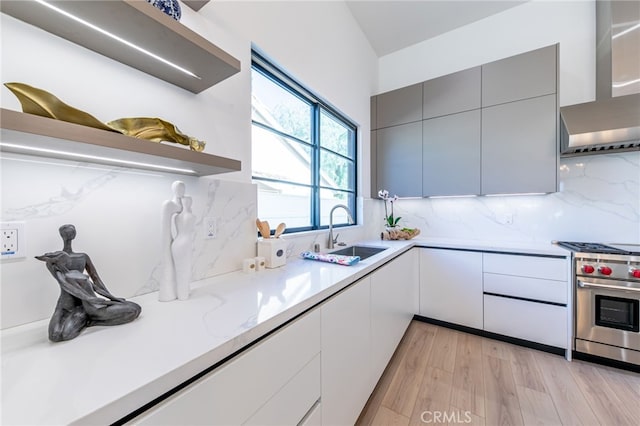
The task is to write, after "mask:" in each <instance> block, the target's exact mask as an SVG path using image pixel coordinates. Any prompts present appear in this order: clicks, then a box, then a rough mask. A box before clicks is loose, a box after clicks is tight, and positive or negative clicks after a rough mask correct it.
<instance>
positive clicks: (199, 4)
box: [182, 0, 209, 11]
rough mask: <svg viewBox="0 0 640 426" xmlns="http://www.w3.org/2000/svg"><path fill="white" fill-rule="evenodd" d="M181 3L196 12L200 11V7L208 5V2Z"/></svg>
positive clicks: (194, 0)
mask: <svg viewBox="0 0 640 426" xmlns="http://www.w3.org/2000/svg"><path fill="white" fill-rule="evenodd" d="M182 3H184V4H186V5H187V6H189V7H190V8H191V9H193V10H195V11H198V10H200V9H202V6H204V5H205V4H207V3H209V0H182Z"/></svg>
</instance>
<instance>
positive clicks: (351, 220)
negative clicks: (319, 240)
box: [329, 204, 355, 249]
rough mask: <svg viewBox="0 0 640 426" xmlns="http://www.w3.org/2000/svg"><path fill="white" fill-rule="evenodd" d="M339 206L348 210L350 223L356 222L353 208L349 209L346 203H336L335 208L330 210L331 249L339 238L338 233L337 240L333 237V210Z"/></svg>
mask: <svg viewBox="0 0 640 426" xmlns="http://www.w3.org/2000/svg"><path fill="white" fill-rule="evenodd" d="M337 208H342V209H344V210H345V211H346V212H347V218H348V219H349V225H353V224H354V223H355V222H354V220H353V216H352V215H351V210H349V207H347V206H345V205H344V204H336V205H335V206H333V208H332V209H331V211H330V212H329V248H330V249H332V248H333V246H334V244H335V243H336V242H337V240H338V236H337V235H336V238H335V240H334V239H333V212H334V211H335V210H336V209H337Z"/></svg>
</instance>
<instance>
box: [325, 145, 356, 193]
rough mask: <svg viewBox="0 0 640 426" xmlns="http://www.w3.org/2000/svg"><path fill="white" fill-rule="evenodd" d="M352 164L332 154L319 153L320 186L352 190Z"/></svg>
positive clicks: (353, 180) (353, 181) (353, 183)
mask: <svg viewBox="0 0 640 426" xmlns="http://www.w3.org/2000/svg"><path fill="white" fill-rule="evenodd" d="M353 169H354V167H353V162H352V161H349V160H347V159H345V158H344V157H340V156H339V155H336V154H333V153H332V152H330V151H325V150H322V151H320V186H330V187H333V188H340V189H349V190H354V185H355V179H354V176H355V174H354V170H353Z"/></svg>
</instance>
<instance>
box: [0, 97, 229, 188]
mask: <svg viewBox="0 0 640 426" xmlns="http://www.w3.org/2000/svg"><path fill="white" fill-rule="evenodd" d="M0 126H1V137H0V151H2V152H14V153H19V154H28V155H37V156H41V157H47V158H62V159H65V160H75V161H86V162H90V163H98V164H108V165H118V166H122V167H132V168H138V169H150V170H160V171H165V172H169V173H179V174H186V175H192V176H208V175H215V174H220V173H227V172H235V171H240V169H241V163H240V161H238V160H233V159H230V158H224V157H219V156H217V155H211V154H206V153H204V152H195V151H191V150H189V149H188V148H187V147H184V148H183V147H182V146H181V145H174V144H167V143H162V144H160V143H156V142H151V141H147V140H144V139H137V138H132V137H129V136H125V135H122V134H120V133H116V132H109V131H106V130H100V129H94V128H92V127H86V126H81V125H79V124H73V123H67V122H65V121H59V120H54V119H51V118H46V117H40V116H37V115H32V114H26V113H22V112H18V111H12V110H8V109H4V108H2V109H0Z"/></svg>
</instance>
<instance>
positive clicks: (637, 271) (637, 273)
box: [629, 268, 640, 278]
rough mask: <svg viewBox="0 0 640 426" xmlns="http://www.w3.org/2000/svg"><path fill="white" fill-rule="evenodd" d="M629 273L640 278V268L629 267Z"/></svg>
mask: <svg viewBox="0 0 640 426" xmlns="http://www.w3.org/2000/svg"><path fill="white" fill-rule="evenodd" d="M629 275H631V276H632V277H633V278H640V269H638V268H631V269H629Z"/></svg>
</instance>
